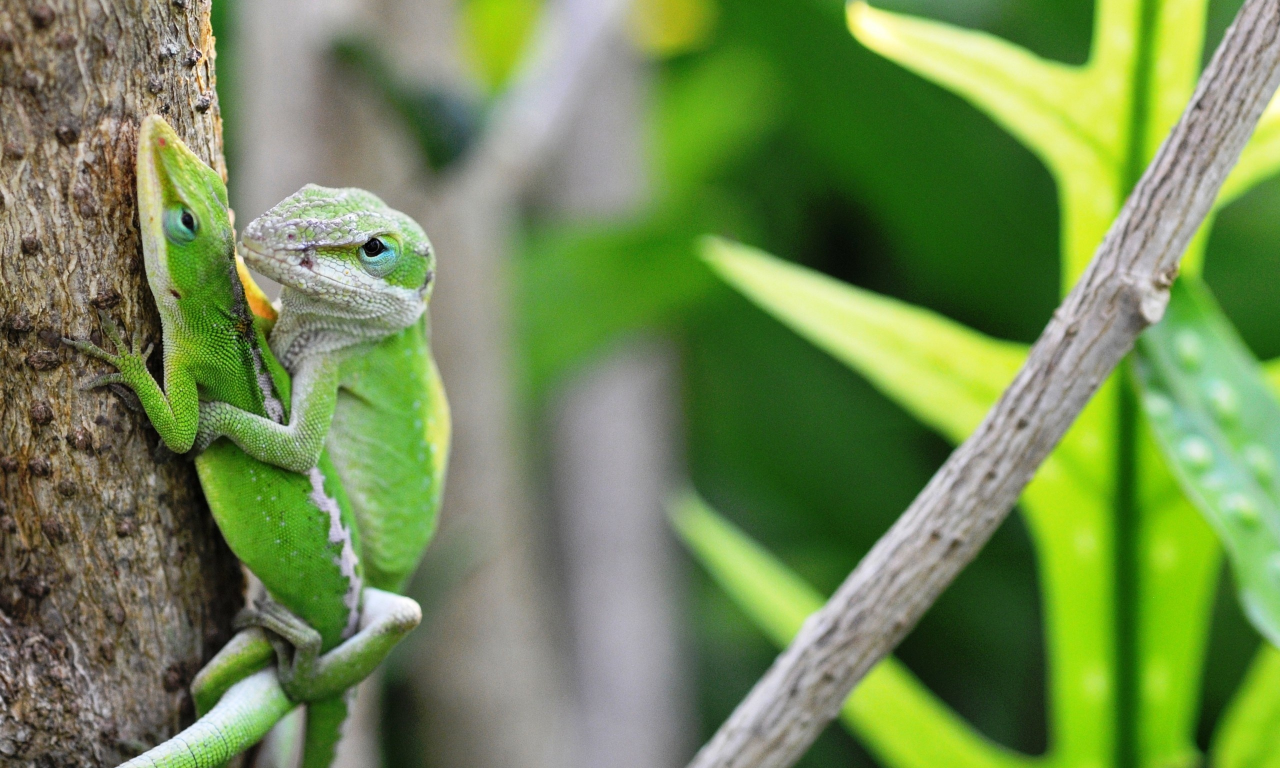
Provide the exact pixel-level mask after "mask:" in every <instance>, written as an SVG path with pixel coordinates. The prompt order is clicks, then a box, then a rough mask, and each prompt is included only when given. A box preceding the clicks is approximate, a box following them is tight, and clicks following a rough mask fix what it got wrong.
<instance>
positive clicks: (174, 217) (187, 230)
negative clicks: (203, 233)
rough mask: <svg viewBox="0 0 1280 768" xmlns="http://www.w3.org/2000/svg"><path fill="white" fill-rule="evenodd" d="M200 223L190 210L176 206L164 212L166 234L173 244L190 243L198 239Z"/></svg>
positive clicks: (182, 206)
mask: <svg viewBox="0 0 1280 768" xmlns="http://www.w3.org/2000/svg"><path fill="white" fill-rule="evenodd" d="M199 230H200V222H199V220H198V219H196V215H195V214H194V213H192V212H191V209H190V208H187V207H186V206H184V205H175V206H173V207H172V208H166V209H165V212H164V234H165V236H166V237H168V238H169V240H171V241H172V242H175V243H189V242H191V241H192V240H195V239H196V232H198V231H199Z"/></svg>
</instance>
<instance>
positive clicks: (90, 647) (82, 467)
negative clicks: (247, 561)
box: [0, 0, 241, 766]
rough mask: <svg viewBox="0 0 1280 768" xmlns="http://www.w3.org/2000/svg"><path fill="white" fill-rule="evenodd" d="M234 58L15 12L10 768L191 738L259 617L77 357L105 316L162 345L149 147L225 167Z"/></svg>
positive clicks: (1, 720) (205, 47) (196, 45)
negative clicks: (152, 278)
mask: <svg viewBox="0 0 1280 768" xmlns="http://www.w3.org/2000/svg"><path fill="white" fill-rule="evenodd" d="M213 45H214V41H213V36H212V35H211V34H210V29H209V2H208V0H199V1H197V0H166V1H164V2H161V1H160V0H152V1H151V2H147V1H146V0H110V1H108V0H61V1H60V2H58V1H53V0H51V1H50V2H40V1H39V0H34V1H33V2H27V1H26V0H0V141H2V142H3V149H2V151H0V249H2V250H0V254H2V257H3V258H2V260H0V360H2V366H0V765H6V766H7V765H14V766H18V765H22V766H30V765H34V766H54V765H56V766H82V765H83V766H106V765H115V764H116V763H117V762H119V761H120V760H122V759H124V758H126V757H128V756H131V755H132V754H134V753H135V752H137V751H139V750H140V749H142V748H143V747H147V746H151V745H153V744H155V743H157V742H159V741H161V740H162V739H164V738H166V737H168V736H170V735H172V734H173V733H175V732H176V731H177V730H178V728H179V726H180V724H181V723H182V722H184V721H185V720H188V719H189V718H190V716H191V706H190V701H189V696H188V694H187V685H188V683H189V682H190V679H191V677H192V675H193V674H194V673H195V671H196V670H197V669H198V668H199V667H200V665H201V663H202V661H203V660H204V659H205V658H206V657H207V656H208V655H209V653H210V652H211V650H212V649H214V648H216V647H218V646H219V645H220V644H221V643H222V642H223V641H224V640H225V638H226V637H227V636H228V632H227V630H229V625H230V618H231V616H232V614H233V612H234V610H235V608H236V602H238V599H239V589H238V588H237V587H238V585H239V584H240V578H241V577H240V572H239V569H238V567H237V565H236V562H235V560H234V558H233V557H232V555H231V554H230V552H229V551H227V550H226V548H225V546H224V545H223V544H222V542H221V538H220V537H219V535H218V533H217V531H216V528H215V527H214V524H213V522H212V520H211V519H210V517H209V515H208V514H207V512H206V510H205V507H204V503H203V501H202V500H201V497H200V493H199V486H198V484H197V481H196V478H195V473H194V471H193V469H192V467H191V465H190V463H189V462H186V461H184V460H182V459H171V460H169V461H164V462H161V463H157V460H156V459H155V458H154V456H155V455H156V450H155V449H156V445H157V438H156V435H155V433H154V432H153V431H151V429H150V428H149V426H148V425H147V421H146V418H145V416H143V415H142V414H140V413H136V412H133V411H131V410H129V409H127V408H126V407H125V405H124V403H123V401H121V400H120V399H119V398H118V397H117V396H115V395H113V394H111V393H109V392H107V391H105V390H97V391H91V392H84V391H81V390H80V389H79V387H80V385H81V384H82V383H84V382H85V381H86V380H87V379H89V378H91V377H92V376H94V375H96V374H98V373H102V372H105V369H104V367H103V366H102V365H101V364H98V363H96V362H92V361H88V360H86V359H85V358H84V357H83V356H81V355H79V354H78V353H75V352H74V351H73V350H71V349H69V348H67V347H64V346H62V345H61V343H60V338H61V337H62V336H76V337H80V338H84V337H92V338H94V340H95V341H97V340H99V338H100V337H99V335H98V331H97V320H96V318H95V310H104V311H106V312H108V313H110V314H111V315H112V316H114V317H115V318H116V319H117V320H119V321H121V322H122V323H123V324H124V325H125V327H126V328H128V329H130V330H132V329H135V328H136V329H140V330H141V332H142V336H143V338H144V339H145V340H146V341H158V340H159V335H160V330H159V321H158V317H157V316H156V314H155V310H154V305H153V303H152V301H151V297H150V294H149V292H148V290H147V287H146V281H145V276H144V274H143V262H142V250H141V243H140V240H139V237H138V231H137V211H136V200H135V189H134V188H135V182H134V153H135V147H136V136H137V127H138V124H139V122H140V121H141V119H142V118H143V117H144V116H146V115H147V114H150V113H160V114H162V115H164V116H165V117H166V119H167V120H168V121H169V122H170V123H171V124H172V125H173V126H174V128H175V129H176V130H177V132H178V134H179V135H180V136H182V137H183V138H184V140H185V141H186V142H187V143H188V144H189V145H190V146H191V147H192V148H193V149H194V150H195V152H196V153H197V154H199V155H201V156H202V157H203V158H205V159H206V160H208V161H210V162H211V163H212V164H214V166H215V167H219V168H221V166H222V162H221V160H222V158H221V145H222V141H221V133H220V130H221V129H220V122H219V117H218V105H217V99H216V95H215V93H214V90H213V88H214V65H213V57H214V50H213ZM159 357H160V355H158V354H157V355H155V356H154V358H155V360H154V362H156V363H158V358H159ZM157 373H158V372H157Z"/></svg>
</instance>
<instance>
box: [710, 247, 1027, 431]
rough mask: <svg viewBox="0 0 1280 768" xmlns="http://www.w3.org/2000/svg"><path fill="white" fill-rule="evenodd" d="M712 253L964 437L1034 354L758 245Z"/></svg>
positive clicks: (840, 352) (727, 271)
mask: <svg viewBox="0 0 1280 768" xmlns="http://www.w3.org/2000/svg"><path fill="white" fill-rule="evenodd" d="M702 255H703V258H704V259H706V261H707V263H708V264H710V265H711V268H712V269H713V270H714V271H715V272H717V273H719V275H720V276H721V277H722V278H724V279H725V281H727V282H728V283H729V284H730V285H732V286H734V287H735V288H737V289H738V290H740V291H741V292H742V293H743V294H745V295H746V296H747V298H749V299H751V300H752V301H753V302H755V303H756V304H758V305H759V306H760V307H761V308H763V309H764V310H765V311H767V312H769V313H770V314H772V315H773V316H775V317H776V318H778V319H779V320H780V321H782V322H783V323H784V324H786V325H787V326H789V327H790V328H791V329H792V330H794V331H795V332H796V333H799V334H800V335H801V336H803V337H805V338H806V339H808V340H809V341H811V342H813V343H814V344H816V345H817V346H818V347H820V348H822V349H823V350H825V351H827V352H828V353H830V354H831V355H832V356H833V357H835V358H836V359H837V360H840V361H841V362H843V363H845V364H846V365H848V366H849V367H851V368H853V369H854V370H855V371H858V372H859V373H861V374H862V375H863V376H866V377H867V378H868V379H869V380H870V381H871V382H872V383H873V384H875V385H876V387H878V388H879V389H880V390H881V391H883V392H884V393H885V394H887V395H888V396H889V397H891V398H892V399H893V400H894V401H896V402H897V403H898V404H899V405H901V406H902V407H903V408H905V409H906V410H907V411H909V412H910V413H911V414H912V415H914V416H915V417H916V418H918V419H920V420H921V421H923V422H924V423H926V424H928V425H929V426H931V427H933V428H934V429H937V430H938V431H939V432H941V433H942V434H943V435H945V436H946V437H948V438H949V439H951V440H953V441H955V442H960V441H962V440H964V439H965V438H966V437H968V436H969V433H970V432H972V431H973V430H974V428H975V427H977V426H978V423H979V422H980V421H982V417H983V416H985V415H986V413H987V410H988V409H989V408H990V407H991V405H992V403H994V402H995V401H996V399H997V398H998V397H999V396H1000V393H1001V392H1002V391H1004V388H1005V386H1006V385H1007V384H1008V383H1009V382H1010V381H1012V380H1013V376H1014V374H1015V373H1017V371H1018V367H1019V366H1020V365H1022V361H1023V360H1024V359H1025V358H1026V348H1025V347H1024V346H1022V345H1021V344H1014V343H1011V342H1005V341H998V340H996V339H992V338H990V337H987V336H983V335H982V334H980V333H977V332H976V331H972V330H970V329H968V328H966V327H964V326H963V325H961V324H959V323H956V322H954V321H951V320H947V319H946V318H944V317H941V316H939V315H937V314H934V313H933V312H929V311H928V310H925V309H921V308H919V307H913V306H911V305H909V304H906V303H904V302H901V301H897V300H895V299H891V298H888V297H885V296H880V295H877V294H875V293H872V292H870V291H865V290H862V289H860V288H855V287H854V286H851V285H847V284H845V283H841V282H839V281H837V280H833V279H831V278H829V277H826V276H825V275H822V274H820V273H817V272H814V271H813V270H810V269H806V268H804V267H800V266H797V265H795V264H791V263H788V262H785V261H782V260H780V259H776V258H774V257H772V256H769V255H768V254H766V253H764V252H762V251H759V250H757V249H755V248H751V247H749V246H745V245H741V244H738V243H733V242H730V241H728V240H723V239H719V238H707V239H706V240H704V241H703V245H702Z"/></svg>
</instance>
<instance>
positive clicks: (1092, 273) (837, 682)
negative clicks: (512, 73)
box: [690, 0, 1280, 768]
mask: <svg viewBox="0 0 1280 768" xmlns="http://www.w3.org/2000/svg"><path fill="white" fill-rule="evenodd" d="M1277 83H1280V0H1248V2H1246V3H1245V5H1244V7H1243V8H1241V10H1240V13H1239V15H1238V16H1237V17H1236V21H1235V23H1234V24H1233V25H1232V26H1231V28H1230V29H1229V30H1228V31H1227V34H1226V36H1225V37H1224V39H1223V41H1222V44H1221V45H1220V46H1219V48H1218V51H1217V53H1216V54H1215V55H1214V58H1213V61H1212V62H1210V64H1209V67H1208V68H1207V69H1206V70H1205V73H1204V75H1203V76H1202V77H1201V78H1200V83H1199V85H1198V86H1197V88H1196V91H1195V94H1194V95H1193V96H1192V98H1191V103H1190V104H1189V105H1188V107H1187V109H1186V111H1185V112H1184V113H1183V116H1182V119H1181V120H1180V121H1179V122H1178V124H1177V126H1175V127H1174V129H1173V132H1172V133H1171V134H1170V135H1169V138H1168V139H1166V140H1165V142H1164V144H1163V145H1162V146H1161V147H1160V151H1159V152H1158V153H1157V154H1156V157H1155V159H1154V160H1153V161H1152V162H1151V165H1150V167H1148V168H1147V170H1146V172H1145V173H1144V174H1143V176H1142V179H1141V180H1140V181H1139V182H1138V185H1137V186H1136V187H1135V188H1134V190H1133V193H1132V194H1131V195H1130V197H1129V200H1128V201H1127V202H1126V203H1125V206H1124V208H1123V209H1122V210H1121V211H1120V215H1119V216H1118V217H1117V218H1116V221H1115V223H1114V224H1113V225H1112V227H1111V229H1110V231H1109V232H1108V233H1107V236H1106V238H1105V239H1104V240H1103V242H1102V245H1101V246H1099V248H1098V251H1097V253H1096V254H1095V255H1094V258H1093V261H1092V262H1091V263H1090V264H1089V267H1088V269H1087V270H1086V271H1085V273H1084V275H1083V276H1082V277H1081V278H1080V281H1079V283H1077V284H1076V287H1075V288H1074V289H1073V290H1072V291H1071V293H1070V294H1069V295H1068V296H1067V297H1066V299H1065V300H1063V303H1062V305H1061V306H1060V307H1059V308H1058V310H1057V311H1056V312H1055V313H1054V316H1053V319H1052V320H1051V321H1050V322H1049V324H1048V325H1047V326H1046V327H1045V330H1044V332H1043V333H1042V334H1041V336H1040V339H1039V340H1038V341H1037V342H1036V344H1035V346H1034V347H1032V349H1031V354H1030V356H1029V357H1028V359H1027V362H1026V363H1025V364H1024V365H1023V367H1022V370H1021V371H1019V372H1018V375H1017V377H1016V378H1015V379H1014V381H1013V383H1012V384H1010V385H1009V388H1008V389H1007V390H1005V392H1004V394H1003V395H1002V396H1001V397H1000V400H999V402H997V403H996V405H995V406H994V407H993V408H992V409H991V412H990V413H988V414H987V417H986V418H985V419H984V420H983V422H982V424H981V425H979V427H978V429H977V430H976V431H975V432H974V434H973V435H972V436H971V437H970V438H969V439H968V440H966V441H965V442H964V444H963V445H961V446H960V447H959V448H958V449H956V451H955V453H953V454H952V455H951V457H950V458H949V459H948V460H947V462H946V463H945V464H944V465H943V466H942V468H941V469H940V470H938V473H937V474H936V475H934V477H933V479H932V480H931V481H930V482H929V484H928V485H927V486H925V488H924V490H923V491H921V492H920V495H919V496H918V497H916V499H915V501H914V502H912V504H911V506H910V507H909V508H908V509H907V511H906V512H904V513H903V515H902V517H901V518H899V519H898V521H897V522H896V523H894V525H893V527H892V528H891V529H890V530H889V531H888V532H887V533H886V534H885V535H884V536H883V537H881V539H880V541H878V542H877V543H876V545H875V546H874V547H873V548H872V549H871V551H870V552H869V553H868V554H867V556H866V557H865V558H863V560H862V562H861V563H859V564H858V567H857V568H856V569H855V570H854V571H853V573H851V574H850V575H849V577H848V578H847V579H846V580H845V582H844V583H843V584H842V585H841V586H840V588H839V589H838V590H836V593H835V594H834V595H833V596H832V597H831V599H830V600H829V601H828V602H827V604H826V605H825V606H824V607H823V608H822V609H821V610H819V611H818V612H817V613H815V614H814V615H813V616H811V617H810V618H809V619H808V620H807V621H806V622H805V624H804V626H803V628H802V629H801V630H800V633H799V635H797V637H796V638H795V640H794V641H793V642H792V644H791V646H790V647H789V648H787V650H786V651H785V652H783V654H782V655H781V656H779V657H778V659H777V661H775V662H774V664H773V666H772V667H771V668H770V669H769V671H768V672H767V673H766V674H765V676H764V677H763V678H761V680H760V681H759V682H758V683H756V686H755V687H754V688H753V689H752V691H751V693H750V694H749V695H748V696H747V698H746V699H745V700H743V702H742V703H741V704H739V705H738V708H737V710H735V711H734V713H733V715H732V716H731V717H730V718H729V720H728V721H727V722H725V724H724V725H722V726H721V727H720V730H719V731H718V732H717V733H716V735H715V737H714V738H713V739H712V740H711V741H710V742H708V743H707V745H706V746H704V747H703V748H702V750H701V751H700V752H699V753H698V755H697V756H696V757H695V758H694V760H693V762H692V763H691V764H690V765H691V768H712V767H713V766H715V767H716V768H729V767H730V766H733V767H734V768H746V767H747V766H751V767H752V768H756V767H757V766H758V767H760V768H764V767H765V766H767V767H768V768H783V767H784V766H789V765H792V764H793V763H794V762H795V761H796V760H798V759H799V758H800V756H801V755H803V754H804V752H805V750H807V749H808V747H809V745H810V744H811V743H812V742H813V740H814V739H815V738H816V737H817V735H818V734H819V733H820V732H821V731H822V729H823V728H825V727H826V725H827V724H828V723H829V722H830V721H831V720H832V719H833V718H834V717H835V716H836V715H837V713H838V712H839V709H840V706H841V704H842V703H843V701H844V699H845V698H846V697H847V696H848V695H849V692H850V691H851V690H853V687H854V685H856V684H857V683H858V681H859V680H860V679H861V678H862V676H863V675H865V674H866V673H867V671H868V670H870V669H871V667H872V666H874V665H875V663H876V662H878V661H879V660H880V659H882V658H883V657H884V656H885V655H886V654H887V653H889V651H891V650H892V649H893V647H894V646H895V645H897V644H898V642H899V641H900V640H901V639H902V638H903V637H904V636H905V635H906V634H907V632H909V631H910V630H911V628H912V627H913V626H914V625H915V623H916V622H917V621H918V620H919V619H920V617H921V616H922V615H923V614H924V612H925V611H926V610H928V608H929V606H930V605H932V604H933V602H934V600H936V599H937V597H938V595H939V594H941V592H942V590H944V589H945V588H946V587H947V585H948V584H950V583H951V581H952V580H953V579H955V577H956V576H957V575H958V574H959V572H960V571H961V570H962V569H963V568H964V566H965V565H967V564H968V563H969V562H970V561H971V560H972V559H973V558H974V557H975V556H976V555H977V553H978V551H979V550H980V549H981V548H982V545H983V544H985V543H986V541H987V539H988V538H990V536H991V534H992V533H993V532H994V531H995V529H996V528H997V527H998V526H999V525H1000V523H1001V521H1003V520H1004V518H1005V516H1006V515H1007V514H1008V513H1009V509H1010V508H1011V507H1012V506H1013V503H1014V502H1015V501H1016V500H1017V498H1018V495H1019V494H1020V493H1021V492H1022V489H1023V488H1024V487H1025V486H1026V484H1027V482H1028V481H1030V479H1031V477H1032V475H1033V474H1034V473H1035V471H1036V469H1037V468H1038V467H1039V466H1040V463H1041V462H1042V461H1044V459H1045V457H1046V456H1048V454H1049V452H1050V451H1051V450H1052V449H1053V447H1054V446H1055V445H1056V444H1057V443H1058V441H1059V440H1060V439H1061V438H1062V435H1063V434H1064V433H1065V432H1066V430H1067V428H1068V427H1069V426H1070V425H1071V423H1072V422H1073V421H1074V420H1075V418H1076V416H1078V415H1079V413H1080V411H1081V409H1082V408H1083V407H1084V405H1085V403H1086V402H1088V400H1089V398H1090V397H1091V396H1092V395H1093V393H1094V392H1095V391H1096V390H1097V388H1098V386H1099V385H1100V384H1101V383H1102V382H1103V381H1104V380H1105V379H1106V377H1107V375H1108V374H1110V372H1111V370H1112V369H1113V368H1114V367H1115V366H1116V364H1117V363H1119V362H1120V360H1121V358H1123V357H1124V355H1125V354H1127V353H1128V352H1129V350H1130V349H1131V348H1132V347H1133V343H1134V341H1135V340H1136V339H1137V337H1138V334H1139V333H1141V332H1142V330H1143V329H1145V328H1146V327H1147V326H1148V325H1150V324H1151V323H1154V322H1157V321H1158V320H1159V319H1160V317H1161V316H1162V315H1163V314H1164V309H1165V306H1166V304H1167V302H1168V300H1169V292H1168V288H1169V285H1170V284H1171V283H1172V282H1173V279H1174V277H1175V276H1176V275H1177V271H1178V260H1179V258H1180V257H1181V256H1182V253H1183V251H1184V250H1185V249H1186V247H1187V243H1188V242H1189V241H1190V240H1191V237H1192V235H1193V234H1195V231H1196V230H1197V229H1198V228H1199V226H1200V223H1201V222H1202V221H1203V220H1204V217H1205V216H1206V215H1207V214H1208V212H1209V210H1210V207H1211V206H1212V204H1213V201H1214V199H1215V198H1216V197H1217V194H1218V190H1219V188H1220V187H1221V186H1222V181H1223V180H1224V179H1225V178H1226V176H1227V173H1228V172H1229V171H1230V170H1231V167H1232V166H1233V165H1235V163H1236V160H1237V159H1238V158H1239V156H1240V151H1241V150H1242V149H1243V148H1244V145H1245V142H1246V141H1248V139H1249V135H1250V134H1251V133H1252V132H1253V129H1254V126H1255V125H1257V122H1258V118H1259V116H1260V115H1261V114H1262V110H1263V108H1264V107H1265V106H1266V105H1267V102H1268V101H1269V100H1270V99H1271V96H1272V94H1273V93H1275V90H1276V85H1277Z"/></svg>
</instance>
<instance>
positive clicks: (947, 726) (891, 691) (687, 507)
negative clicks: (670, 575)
mask: <svg viewBox="0 0 1280 768" xmlns="http://www.w3.org/2000/svg"><path fill="white" fill-rule="evenodd" d="M671 521H672V525H673V526H674V527H675V529H676V531H677V533H679V534H680V536H681V538H682V539H684V541H685V543H686V544H687V545H688V546H689V547H690V549H691V550H693V552H694V553H695V555H697V557H698V558H699V559H700V560H701V561H702V562H703V564H704V565H706V566H707V569H708V570H709V571H710V572H711V574H712V577H713V578H715V580H716V582H717V583H718V584H719V585H720V586H721V587H722V588H723V589H724V590H725V591H726V592H728V593H729V595H730V596H731V597H732V598H733V600H734V602H736V603H737V604H738V605H739V606H740V607H741V608H742V610H744V611H746V612H747V614H748V615H749V616H751V618H752V620H753V621H754V622H755V623H756V624H757V625H758V626H760V628H761V629H763V630H764V631H765V632H766V633H767V634H768V635H769V637H770V639H772V640H773V641H774V642H775V643H777V644H778V645H785V644H787V643H789V642H790V641H791V638H792V637H794V636H795V634H796V632H798V631H799V630H800V625H801V624H802V623H803V622H804V620H805V618H807V617H808V616H809V614H811V613H813V612H814V611H816V610H817V609H818V608H820V607H821V606H822V602H823V601H822V598H821V597H820V596H819V594H818V593H817V592H816V591H815V590H814V589H813V588H812V587H810V586H809V585H808V584H805V583H804V581H802V580H801V579H800V577H799V576H797V575H796V574H794V573H792V572H791V571H790V570H788V569H787V568H786V566H784V565H783V564H782V563H780V562H779V561H778V560H777V559H775V558H774V557H773V556H772V555H770V554H769V553H768V552H766V551H765V550H764V549H763V548H761V547H760V546H759V545H758V544H756V543H755V542H754V541H751V540H750V539H749V538H747V536H746V535H745V534H743V533H742V532H741V531H740V530H738V529H737V528H735V527H734V526H733V525H732V524H730V523H729V522H727V521H726V520H724V519H723V518H722V517H720V516H719V515H717V514H716V513H715V512H714V511H713V510H712V509H711V508H710V507H708V506H707V505H706V503H705V502H704V501H703V500H702V499H700V498H698V497H697V496H696V495H693V494H691V493H690V494H686V495H685V496H683V497H681V498H679V499H677V500H676V501H675V502H674V503H673V505H672V513H671ZM840 716H841V720H842V721H843V722H845V723H846V724H847V725H848V726H849V727H850V728H852V729H853V730H854V731H855V732H857V733H858V735H859V736H861V737H862V738H863V739H865V740H866V741H867V743H868V744H869V745H870V746H871V747H872V749H873V750H874V751H875V752H876V753H877V754H878V755H880V756H881V757H882V759H884V760H885V762H886V763H889V764H891V765H897V766H906V767H907V768H932V767H933V766H938V765H947V766H955V768H997V767H1000V768H1018V767H1019V766H1030V765H1035V764H1036V763H1037V761H1036V760H1034V759H1032V758H1026V757H1022V756H1020V755H1016V754H1013V753H1011V752H1009V751H1008V750H1006V749H1004V748H1002V747H1000V746H999V745H997V744H994V743H992V742H991V741H989V740H987V739H985V738H983V737H982V736H980V735H978V734H977V733H975V732H974V731H973V730H972V729H971V728H970V727H969V726H968V725H967V724H966V723H965V722H964V721H963V720H961V719H960V718H959V717H957V716H956V714H955V713H954V712H952V711H951V710H950V708H949V707H947V706H946V705H945V704H943V703H942V702H941V701H939V700H938V698H937V697H936V696H934V695H933V693H932V692H930V691H929V689H928V688H926V687H925V686H924V685H923V684H922V683H921V682H920V681H919V680H918V679H917V678H916V677H915V676H914V675H912V674H911V671H910V670H908V669H907V668H906V667H905V666H904V665H903V664H902V663H900V662H899V661H897V660H896V659H894V658H892V657H890V658H887V659H885V660H884V661H882V662H881V663H880V664H878V665H877V666H876V667H875V669H873V670H872V671H871V672H870V673H868V674H867V677H866V679H865V680H864V681H863V683H862V684H861V685H859V686H858V688H857V690H855V691H854V693H853V694H852V695H851V696H850V697H849V699H848V701H847V702H845V705H844V708H843V709H842V710H841V713H840ZM922 734H927V738H921V735H922Z"/></svg>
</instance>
